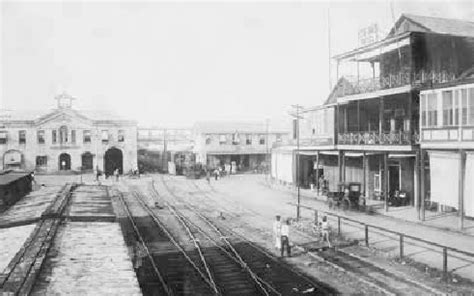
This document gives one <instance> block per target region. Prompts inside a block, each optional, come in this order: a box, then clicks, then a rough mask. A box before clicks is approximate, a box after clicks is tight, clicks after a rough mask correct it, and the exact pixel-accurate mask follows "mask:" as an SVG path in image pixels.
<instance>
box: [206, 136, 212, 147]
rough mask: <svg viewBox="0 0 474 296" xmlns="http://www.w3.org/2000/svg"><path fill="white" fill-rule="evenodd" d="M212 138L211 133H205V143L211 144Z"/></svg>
mask: <svg viewBox="0 0 474 296" xmlns="http://www.w3.org/2000/svg"><path fill="white" fill-rule="evenodd" d="M211 142H212V139H211V135H206V145H211Z"/></svg>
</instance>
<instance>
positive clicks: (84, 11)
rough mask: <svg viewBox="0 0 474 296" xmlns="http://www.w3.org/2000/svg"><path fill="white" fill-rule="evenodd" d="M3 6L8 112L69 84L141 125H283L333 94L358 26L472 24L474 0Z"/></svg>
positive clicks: (2, 78) (91, 105) (83, 100)
mask: <svg viewBox="0 0 474 296" xmlns="http://www.w3.org/2000/svg"><path fill="white" fill-rule="evenodd" d="M0 1H2V0H0ZM0 3H1V4H0V5H1V6H0V9H1V14H0V17H1V21H0V32H1V33H0V34H1V35H0V37H1V39H0V57H1V59H0V62H1V71H0V108H1V109H12V110H15V109H50V108H53V107H55V104H56V102H55V100H54V97H55V95H56V94H58V93H61V92H63V91H65V92H67V93H69V94H70V95H72V96H73V97H75V98H77V99H76V100H75V101H74V106H75V107H76V108H78V109H108V110H111V111H113V112H116V113H118V114H119V115H122V116H124V117H127V118H130V119H136V120H138V122H139V123H140V124H141V125H172V126H190V125H192V124H193V123H194V122H195V121H198V120H258V121H264V120H265V119H267V118H268V119H270V120H271V121H272V122H279V121H284V120H287V119H288V111H289V110H290V105H292V104H300V105H303V106H316V105H319V104H321V103H322V102H323V101H324V100H325V99H326V97H327V95H328V94H329V91H330V80H331V82H332V83H334V82H335V80H336V77H335V72H336V71H335V65H334V63H332V66H331V74H332V75H331V79H329V77H330V76H329V73H330V67H329V56H330V55H331V56H334V55H335V54H338V53H341V52H344V51H348V50H351V49H353V48H356V47H357V46H358V39H357V35H358V30H359V29H361V28H364V27H367V26H369V25H370V24H373V23H377V24H378V26H379V27H380V28H381V30H382V32H383V33H384V34H385V33H386V32H387V31H388V30H389V29H390V26H391V25H392V24H393V22H394V21H395V20H396V19H397V18H398V17H399V16H400V14H401V13H413V14H420V15H427V16H440V17H448V18H449V17H452V18H459V19H466V20H471V21H474V1H426V0H425V1H420V0H417V1H413V0H412V1H392V5H391V3H390V2H389V1H388V0H383V1H331V2H323V1H317V2H314V1H309V2H301V1H288V2H284V1H278V2H269V1H262V2H259V1H257V2H248V1H247V2H230V1H223V2H197V1H191V2H180V1H175V2H160V1H150V2H140V1H134V2H132V1H122V2H116V1H103V2H97V1H49V2H40V1H32V2H28V1H2V2H0ZM391 7H393V13H392V10H391ZM328 16H329V18H328ZM328 20H329V21H328ZM328 23H329V24H330V30H329V29H328ZM329 37H330V38H329ZM328 40H330V46H329V41H328ZM329 48H330V50H329Z"/></svg>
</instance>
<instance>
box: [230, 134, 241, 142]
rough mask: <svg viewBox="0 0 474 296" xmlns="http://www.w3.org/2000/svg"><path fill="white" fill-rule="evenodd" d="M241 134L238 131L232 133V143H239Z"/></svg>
mask: <svg viewBox="0 0 474 296" xmlns="http://www.w3.org/2000/svg"><path fill="white" fill-rule="evenodd" d="M239 143H240V136H239V134H238V133H235V134H232V145H239Z"/></svg>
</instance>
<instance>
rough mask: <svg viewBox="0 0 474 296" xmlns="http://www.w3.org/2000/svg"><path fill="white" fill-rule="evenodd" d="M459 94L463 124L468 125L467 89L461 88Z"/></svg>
mask: <svg viewBox="0 0 474 296" xmlns="http://www.w3.org/2000/svg"><path fill="white" fill-rule="evenodd" d="M458 94H459V95H460V96H461V100H460V102H461V124H462V125H467V111H468V109H467V108H468V106H467V89H461V90H460V91H458Z"/></svg>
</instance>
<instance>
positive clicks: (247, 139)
mask: <svg viewBox="0 0 474 296" xmlns="http://www.w3.org/2000/svg"><path fill="white" fill-rule="evenodd" d="M245 144H246V145H252V135H246V136H245Z"/></svg>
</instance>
